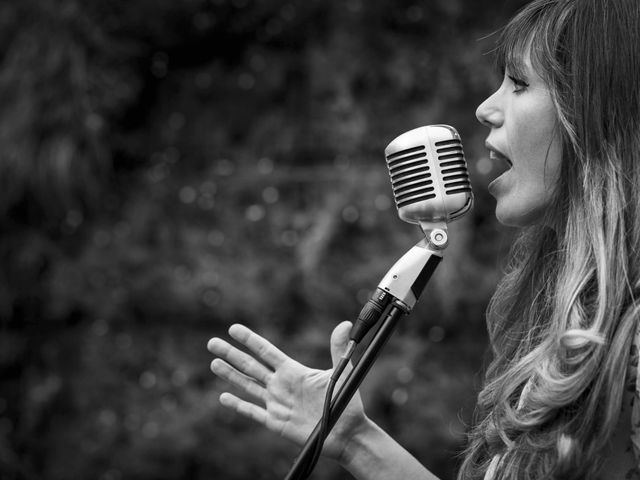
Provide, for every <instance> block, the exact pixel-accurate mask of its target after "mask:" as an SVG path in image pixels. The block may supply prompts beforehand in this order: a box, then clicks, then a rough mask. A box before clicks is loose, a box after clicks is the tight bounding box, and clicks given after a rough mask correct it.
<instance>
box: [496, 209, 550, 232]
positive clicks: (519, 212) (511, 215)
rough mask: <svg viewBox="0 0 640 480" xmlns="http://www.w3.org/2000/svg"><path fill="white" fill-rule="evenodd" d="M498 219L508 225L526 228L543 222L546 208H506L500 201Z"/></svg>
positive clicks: (497, 212) (497, 210)
mask: <svg viewBox="0 0 640 480" xmlns="http://www.w3.org/2000/svg"><path fill="white" fill-rule="evenodd" d="M496 219H497V220H498V222H500V223H501V224H502V225H505V226H507V227H517V228H524V227H530V226H532V225H537V224H539V223H542V221H543V219H544V210H542V211H541V210H540V209H535V208H533V209H517V208H504V207H502V208H501V206H500V203H498V205H497V206H496Z"/></svg>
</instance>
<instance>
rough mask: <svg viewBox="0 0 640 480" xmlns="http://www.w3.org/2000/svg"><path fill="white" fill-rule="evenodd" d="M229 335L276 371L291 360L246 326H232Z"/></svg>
mask: <svg viewBox="0 0 640 480" xmlns="http://www.w3.org/2000/svg"><path fill="white" fill-rule="evenodd" d="M229 335H231V337H232V338H233V339H235V340H237V341H238V342H240V343H242V344H243V345H245V346H246V347H247V348H248V349H249V350H251V351H252V352H253V353H255V354H256V355H257V356H258V358H260V359H261V360H263V361H264V362H265V363H266V364H267V365H270V366H271V367H273V368H274V369H277V368H278V367H279V366H280V365H282V364H283V363H284V362H285V361H287V360H288V359H289V357H287V356H286V355H285V354H284V353H282V352H281V351H280V350H279V349H278V348H277V347H276V346H275V345H273V344H272V343H271V342H269V341H268V340H267V339H265V338H263V337H261V336H260V335H258V334H257V333H254V332H252V331H251V330H249V329H248V328H247V327H245V326H244V325H240V324H235V325H231V327H229Z"/></svg>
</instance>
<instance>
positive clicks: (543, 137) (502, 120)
mask: <svg viewBox="0 0 640 480" xmlns="http://www.w3.org/2000/svg"><path fill="white" fill-rule="evenodd" d="M523 71H524V75H523V78H519V77H516V76H515V75H514V73H513V72H509V71H508V70H507V71H506V72H505V74H504V77H503V80H502V84H501V85H500V87H499V88H498V90H496V91H495V92H494V93H493V94H492V95H491V96H490V97H489V98H487V99H486V100H485V101H484V102H483V103H482V104H481V105H480V106H479V107H478V109H477V110H476V116H477V118H478V120H479V121H480V122H481V123H482V124H483V125H486V126H488V127H489V128H490V129H491V131H490V133H489V136H488V138H487V143H486V145H487V148H488V149H489V152H490V159H491V160H493V161H496V162H500V163H502V164H503V165H504V167H505V168H508V169H507V170H506V171H505V172H504V173H503V174H502V175H500V176H499V177H498V178H496V179H495V180H494V181H493V182H491V184H490V185H489V192H490V193H491V194H492V195H493V196H494V197H495V198H496V200H497V205H496V217H497V218H498V220H499V221H500V223H503V224H505V225H511V226H520V227H522V226H526V225H531V224H534V223H537V222H538V221H540V220H541V219H542V217H543V215H544V213H545V210H546V209H547V208H549V207H552V205H551V202H552V201H553V190H554V188H555V186H556V183H557V179H558V177H559V175H560V163H561V158H562V144H561V141H560V135H559V130H558V119H557V114H556V110H555V107H554V104H553V101H552V99H551V94H550V92H549V89H548V87H547V85H546V84H545V82H544V81H543V79H542V78H541V77H540V76H539V75H538V74H537V73H536V71H535V70H534V68H533V67H532V65H531V61H530V59H529V58H528V55H527V58H525V59H524V68H523Z"/></svg>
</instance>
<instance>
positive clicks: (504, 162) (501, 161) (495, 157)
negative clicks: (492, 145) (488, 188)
mask: <svg viewBox="0 0 640 480" xmlns="http://www.w3.org/2000/svg"><path fill="white" fill-rule="evenodd" d="M489 160H491V161H492V162H493V165H494V166H495V167H497V168H499V169H501V170H502V169H504V171H506V170H508V169H510V168H511V167H513V163H511V160H509V159H508V158H507V157H505V156H504V155H502V154H501V153H500V152H496V151H495V150H489Z"/></svg>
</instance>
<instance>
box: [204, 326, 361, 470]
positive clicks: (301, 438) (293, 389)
mask: <svg viewBox="0 0 640 480" xmlns="http://www.w3.org/2000/svg"><path fill="white" fill-rule="evenodd" d="M350 327H351V324H350V323H349V322H343V323H341V324H340V325H338V326H337V327H336V328H335V330H334V331H333V334H332V335H331V358H332V360H333V365H334V366H335V365H336V364H337V362H338V361H339V358H340V356H341V354H342V352H343V351H344V348H345V347H346V344H347V341H348V333H349V330H350ZM229 335H231V337H232V338H233V339H234V340H236V341H238V342H239V343H241V344H242V345H244V346H245V347H247V349H248V350H249V352H250V353H251V354H249V353H246V352H244V351H242V350H240V349H238V348H236V347H234V346H232V345H230V344H229V343H228V342H226V341H225V340H223V339H221V338H212V339H211V340H210V341H209V343H208V345H207V347H208V349H209V351H211V353H213V354H214V355H217V356H218V357H219V358H216V359H214V360H213V362H211V370H212V371H213V373H215V374H216V375H218V376H219V377H221V378H224V379H225V380H227V381H228V382H230V383H231V384H233V385H235V386H237V387H238V388H240V390H242V391H243V392H244V393H246V394H248V395H249V397H250V398H249V399H247V400H245V399H242V398H239V397H237V396H235V395H233V394H231V393H228V392H225V393H223V394H222V395H221V396H220V402H221V403H222V405H224V406H225V407H229V408H231V409H233V410H235V411H237V412H238V413H240V414H241V415H244V416H246V417H248V418H251V419H253V420H255V421H256V422H258V423H261V424H263V425H265V426H266V427H267V428H268V429H270V430H272V431H274V432H276V433H278V434H280V435H282V436H283V437H285V438H288V439H290V440H293V441H294V442H295V443H297V444H299V445H302V444H303V443H304V442H305V441H306V439H307V437H308V436H309V434H310V433H311V432H312V430H313V429H314V427H315V426H316V424H317V422H318V420H319V419H320V414H321V412H322V405H323V402H324V395H325V391H326V388H327V384H328V382H329V377H330V376H331V370H317V369H313V368H309V367H306V366H304V365H302V364H301V363H299V362H297V361H295V360H293V359H292V358H290V357H288V356H287V355H285V354H284V353H283V352H282V351H280V350H279V349H278V348H277V347H275V346H274V345H273V344H271V343H270V342H269V341H267V340H266V339H264V338H263V337H261V336H260V335H258V334H256V333H254V332H253V331H251V330H250V329H248V328H247V327H245V326H243V325H232V326H231V327H230V328H229ZM365 422H366V417H365V414H364V409H363V406H362V400H361V399H360V395H359V394H356V395H355V396H354V397H353V399H352V400H351V402H350V403H349V405H348V406H347V408H346V409H345V411H344V413H343V414H342V416H341V418H340V420H339V421H338V422H337V424H336V426H335V427H334V429H333V430H332V433H331V435H329V437H328V438H327V441H326V442H325V446H324V450H323V453H324V454H326V455H327V456H329V457H332V458H334V459H336V460H339V459H340V457H341V456H342V454H343V452H344V450H345V447H346V445H347V443H348V442H349V439H350V438H352V436H353V434H354V432H355V431H356V430H357V429H358V427H359V426H360V425H363V424H364V423H365Z"/></svg>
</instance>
